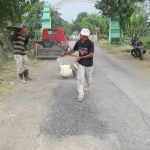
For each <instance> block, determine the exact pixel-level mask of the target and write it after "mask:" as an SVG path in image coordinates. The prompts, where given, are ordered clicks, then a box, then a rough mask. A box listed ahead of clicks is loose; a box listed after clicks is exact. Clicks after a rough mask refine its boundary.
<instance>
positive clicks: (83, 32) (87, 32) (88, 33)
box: [80, 28, 90, 36]
mask: <svg viewBox="0 0 150 150" xmlns="http://www.w3.org/2000/svg"><path fill="white" fill-rule="evenodd" d="M80 34H81V35H83V36H89V35H90V30H89V29H87V28H83V29H82V30H81V33H80Z"/></svg>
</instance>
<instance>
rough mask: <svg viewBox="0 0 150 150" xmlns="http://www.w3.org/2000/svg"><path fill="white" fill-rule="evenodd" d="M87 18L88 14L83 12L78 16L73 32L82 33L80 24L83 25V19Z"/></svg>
mask: <svg viewBox="0 0 150 150" xmlns="http://www.w3.org/2000/svg"><path fill="white" fill-rule="evenodd" d="M87 16H88V13H87V12H81V13H79V14H78V16H77V18H76V20H75V21H73V30H74V31H80V30H81V29H82V27H81V25H80V23H81V21H82V19H83V18H84V17H87Z"/></svg>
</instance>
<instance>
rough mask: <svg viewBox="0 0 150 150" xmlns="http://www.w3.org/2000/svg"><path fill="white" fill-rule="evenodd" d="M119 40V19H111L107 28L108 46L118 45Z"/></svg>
mask: <svg viewBox="0 0 150 150" xmlns="http://www.w3.org/2000/svg"><path fill="white" fill-rule="evenodd" d="M122 36H123V35H122ZM119 39H120V27H119V19H118V18H111V19H110V26H109V44H111V43H119Z"/></svg>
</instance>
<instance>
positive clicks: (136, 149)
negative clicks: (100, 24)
mask: <svg viewBox="0 0 150 150" xmlns="http://www.w3.org/2000/svg"><path fill="white" fill-rule="evenodd" d="M71 45H73V42H71ZM59 71H60V68H59V65H58V64H57V62H56V60H45V61H44V62H43V63H42V65H41V66H40V67H39V69H38V70H37V71H36V72H35V73H34V74H33V76H34V81H32V82H28V83H27V84H26V85H23V86H21V87H20V88H19V89H18V91H16V92H14V93H12V94H11V95H10V96H8V97H6V98H5V99H3V100H2V101H1V102H0V150H150V81H149V80H148V79H146V78H144V77H143V76H142V75H138V74H135V73H134V72H132V71H129V70H128V69H126V68H123V67H122V66H120V65H119V64H116V63H115V62H114V61H112V60H111V59H110V57H108V55H107V54H105V53H104V52H102V51H101V50H100V49H99V48H98V47H96V48H95V57H94V69H93V78H92V84H91V89H90V93H89V95H87V96H85V99H84V101H83V102H82V103H79V102H77V97H78V93H77V90H76V79H74V78H73V76H72V77H69V78H67V79H65V80H63V79H62V78H61V77H60V74H59Z"/></svg>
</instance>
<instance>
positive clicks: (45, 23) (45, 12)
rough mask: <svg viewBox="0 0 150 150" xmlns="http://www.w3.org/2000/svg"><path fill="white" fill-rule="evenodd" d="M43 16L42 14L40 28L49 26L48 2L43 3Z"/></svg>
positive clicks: (49, 8)
mask: <svg viewBox="0 0 150 150" xmlns="http://www.w3.org/2000/svg"><path fill="white" fill-rule="evenodd" d="M42 13H43V16H42V29H41V31H42V30H43V29H44V28H51V7H50V3H44V8H43V11H42Z"/></svg>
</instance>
